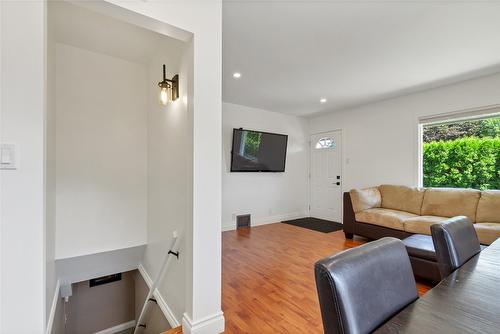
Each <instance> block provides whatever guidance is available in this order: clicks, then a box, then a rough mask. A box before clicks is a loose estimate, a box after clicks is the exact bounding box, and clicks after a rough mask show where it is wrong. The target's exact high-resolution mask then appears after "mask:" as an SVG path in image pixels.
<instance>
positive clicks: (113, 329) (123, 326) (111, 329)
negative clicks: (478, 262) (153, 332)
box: [94, 320, 135, 334]
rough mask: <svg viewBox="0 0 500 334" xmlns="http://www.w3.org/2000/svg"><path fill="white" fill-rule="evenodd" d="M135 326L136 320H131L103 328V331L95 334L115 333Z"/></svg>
mask: <svg viewBox="0 0 500 334" xmlns="http://www.w3.org/2000/svg"><path fill="white" fill-rule="evenodd" d="M133 327H135V320H131V321H129V322H124V323H123V324H119V325H116V326H113V327H109V328H106V329H103V330H102V331H99V332H95V333H94V334H114V333H119V332H121V331H124V330H126V329H129V328H133Z"/></svg>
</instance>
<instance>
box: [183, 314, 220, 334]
mask: <svg viewBox="0 0 500 334" xmlns="http://www.w3.org/2000/svg"><path fill="white" fill-rule="evenodd" d="M222 332H224V314H223V313H222V312H219V313H216V314H214V315H213V316H210V317H206V318H204V319H201V320H199V321H197V322H196V323H193V321H192V320H191V318H190V317H189V316H188V315H187V314H186V313H184V315H183V317H182V333H184V334H216V333H222Z"/></svg>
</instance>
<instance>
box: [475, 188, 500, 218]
mask: <svg viewBox="0 0 500 334" xmlns="http://www.w3.org/2000/svg"><path fill="white" fill-rule="evenodd" d="M476 222H477V223H485V222H490V223H500V190H486V191H483V192H482V193H481V198H480V199H479V203H478V204H477V211H476Z"/></svg>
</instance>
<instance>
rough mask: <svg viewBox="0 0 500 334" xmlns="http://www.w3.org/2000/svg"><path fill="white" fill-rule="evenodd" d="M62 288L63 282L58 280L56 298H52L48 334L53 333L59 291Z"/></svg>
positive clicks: (55, 290)
mask: <svg viewBox="0 0 500 334" xmlns="http://www.w3.org/2000/svg"><path fill="white" fill-rule="evenodd" d="M60 288H61V281H60V280H57V282H56V288H55V289H54V296H53V297H52V305H51V307H50V314H49V319H48V321H47V329H46V331H45V333H46V334H50V333H52V326H53V324H54V317H55V316H56V308H57V301H58V299H59V289H60Z"/></svg>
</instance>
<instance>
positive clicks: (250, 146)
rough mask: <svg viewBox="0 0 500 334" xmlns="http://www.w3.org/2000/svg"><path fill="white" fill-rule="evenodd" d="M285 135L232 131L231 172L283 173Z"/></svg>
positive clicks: (240, 130)
mask: <svg viewBox="0 0 500 334" xmlns="http://www.w3.org/2000/svg"><path fill="white" fill-rule="evenodd" d="M287 142H288V136H287V135H280V134H277V133H268V132H261V131H251V130H243V129H234V130H233V148H232V151H231V172H284V171H285V160H286V145H287Z"/></svg>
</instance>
